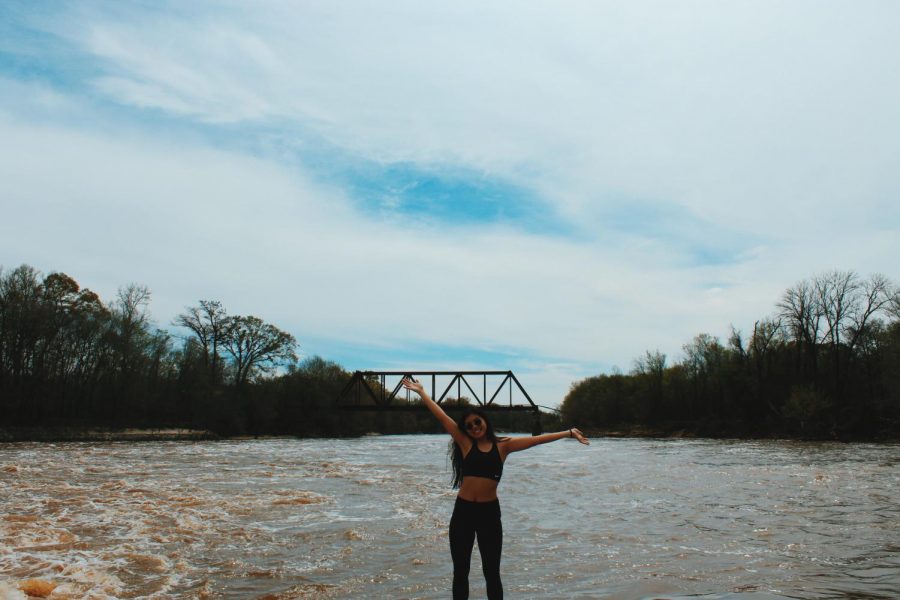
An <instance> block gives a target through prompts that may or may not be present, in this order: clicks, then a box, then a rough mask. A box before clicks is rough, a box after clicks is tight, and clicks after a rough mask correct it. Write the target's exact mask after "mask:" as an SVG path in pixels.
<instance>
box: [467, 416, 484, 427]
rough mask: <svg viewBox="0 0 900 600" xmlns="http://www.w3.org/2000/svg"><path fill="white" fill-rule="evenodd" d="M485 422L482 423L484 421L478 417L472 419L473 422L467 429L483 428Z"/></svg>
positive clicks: (468, 424)
mask: <svg viewBox="0 0 900 600" xmlns="http://www.w3.org/2000/svg"><path fill="white" fill-rule="evenodd" d="M483 422H484V421H482V420H481V419H479V418H478V417H475V418H474V419H472V420H471V421H469V422H468V423H466V429H475V428H476V427H481V424H482V423H483Z"/></svg>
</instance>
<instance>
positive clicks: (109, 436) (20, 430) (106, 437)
mask: <svg viewBox="0 0 900 600" xmlns="http://www.w3.org/2000/svg"><path fill="white" fill-rule="evenodd" d="M220 437H221V436H218V435H216V434H215V433H213V432H211V431H206V430H200V429H178V428H167V429H134V428H127V429H98V428H77V427H0V442H118V441H122V442H163V441H177V440H185V441H188V440H218V439H220Z"/></svg>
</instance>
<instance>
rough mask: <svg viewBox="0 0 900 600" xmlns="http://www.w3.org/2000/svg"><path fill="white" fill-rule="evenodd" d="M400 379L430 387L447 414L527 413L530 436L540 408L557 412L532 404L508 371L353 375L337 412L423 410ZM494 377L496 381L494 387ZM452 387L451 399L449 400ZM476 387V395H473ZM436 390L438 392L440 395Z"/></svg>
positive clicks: (535, 429)
mask: <svg viewBox="0 0 900 600" xmlns="http://www.w3.org/2000/svg"><path fill="white" fill-rule="evenodd" d="M404 377H411V378H414V379H417V380H419V381H420V382H421V383H422V384H423V385H424V386H425V390H426V391H428V390H429V384H430V394H429V395H430V396H431V398H432V399H433V400H434V401H435V402H436V403H437V404H438V405H440V406H442V407H443V408H444V409H446V410H449V411H456V410H463V409H465V408H470V407H471V408H479V409H481V410H485V411H526V412H531V413H532V414H533V415H534V423H533V426H532V434H533V435H539V434H540V433H541V429H542V428H541V409H542V408H543V409H546V410H550V411H554V412H557V413H558V412H559V410H558V409H556V408H550V407H547V406H539V405H537V404H535V403H534V400H532V399H531V396H529V395H528V392H527V391H525V388H524V387H523V386H522V384H521V383H520V382H519V380H518V379H517V378H516V376H515V375H514V374H513V372H512V371H355V372H354V373H353V376H352V377H351V378H350V381H349V382H347V385H346V386H344V389H343V390H342V391H341V393H340V395H339V396H338V401H337V406H338V408H339V409H341V410H360V411H377V412H379V413H382V414H384V411H415V410H427V407H426V406H424V405H423V404H422V403H421V402H420V401H419V400H418V398H413V397H411V395H410V392H409V390H406V389H405V388H404V387H403V383H402V382H403V378H404ZM498 377H499V378H500V380H499V383H496V381H497V378H498ZM448 378H449V382H447V379H448ZM488 378H492V380H491V381H489V379H488ZM439 381H440V386H439V385H438V382H439ZM445 382H447V383H446V384H445ZM479 384H480V385H479ZM454 387H455V388H456V395H455V397H454V396H451V392H452V391H453V390H454ZM479 387H480V388H481V393H480V394H479V392H478V391H477V390H478V388H479ZM464 389H465V394H464V393H463V390H464ZM438 390H442V391H441V393H440V394H438V393H437V392H438ZM514 390H518V392H519V394H514ZM504 391H505V392H506V393H505V394H504V393H503V392H504ZM489 392H491V393H490V394H489ZM519 395H521V396H522V397H524V400H525V401H526V402H523V401H522V400H521V399H520V398H518V397H516V398H515V400H514V396H519ZM464 399H465V400H466V403H465V404H464V403H463V401H464ZM472 400H474V403H473V402H472Z"/></svg>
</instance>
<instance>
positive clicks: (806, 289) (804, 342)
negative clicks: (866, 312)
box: [778, 280, 822, 381]
mask: <svg viewBox="0 0 900 600" xmlns="http://www.w3.org/2000/svg"><path fill="white" fill-rule="evenodd" d="M778 308H779V309H780V312H779V316H780V317H781V318H782V320H783V323H784V326H785V327H786V328H787V330H788V331H789V332H790V334H791V336H792V338H793V340H794V342H796V343H797V345H798V346H799V348H800V354H801V356H803V357H805V362H807V363H808V365H809V368H810V369H811V371H812V377H813V381H815V378H816V374H817V371H818V348H817V345H818V343H819V339H820V335H821V323H822V308H821V305H820V303H819V300H818V296H817V295H816V290H815V287H814V286H813V285H812V284H810V282H809V281H806V280H803V281H800V282H799V283H797V284H796V285H794V287H792V288H788V289H787V290H785V292H784V294H783V295H782V297H781V301H780V302H778Z"/></svg>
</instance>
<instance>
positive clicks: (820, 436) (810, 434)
mask: <svg viewBox="0 0 900 600" xmlns="http://www.w3.org/2000/svg"><path fill="white" fill-rule="evenodd" d="M582 430H583V431H584V433H585V435H587V436H588V437H598V438H601V437H606V438H668V439H743V440H797V441H811V442H812V441H816V442H876V443H900V426H897V425H896V424H889V423H885V424H883V427H882V429H881V430H879V431H876V432H874V433H865V434H862V433H854V432H846V431H844V432H841V431H836V430H813V429H810V430H807V431H760V430H753V429H750V428H747V427H746V426H744V425H743V424H742V423H740V422H721V421H717V422H712V421H711V422H703V423H671V424H662V425H659V426H653V427H651V426H647V425H620V426H616V427H607V428H590V427H585V428H582Z"/></svg>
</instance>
